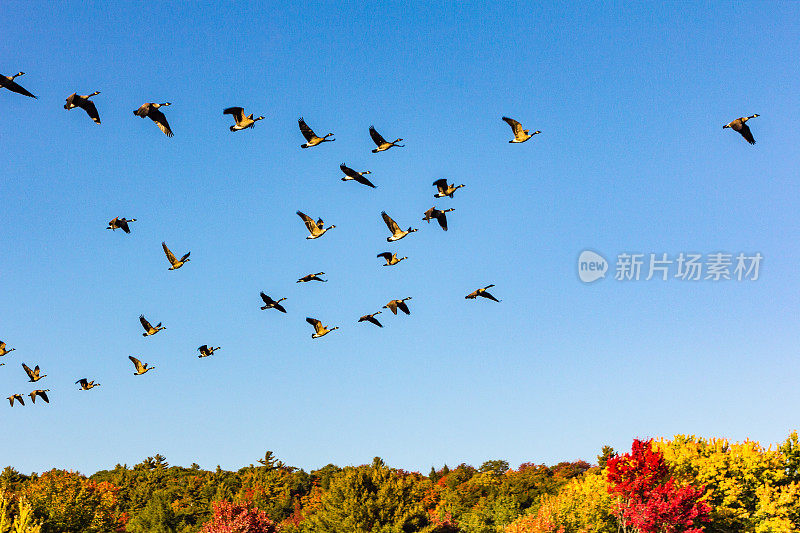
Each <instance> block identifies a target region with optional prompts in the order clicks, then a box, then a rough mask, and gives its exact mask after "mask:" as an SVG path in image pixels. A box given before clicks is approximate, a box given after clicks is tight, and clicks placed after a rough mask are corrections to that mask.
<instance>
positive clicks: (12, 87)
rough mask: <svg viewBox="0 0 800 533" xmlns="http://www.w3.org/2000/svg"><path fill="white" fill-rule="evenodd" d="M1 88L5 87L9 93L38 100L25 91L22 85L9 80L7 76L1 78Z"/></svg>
mask: <svg viewBox="0 0 800 533" xmlns="http://www.w3.org/2000/svg"><path fill="white" fill-rule="evenodd" d="M0 87H5V88H6V89H8V90H9V91H11V92H15V93H17V94H22V95H25V96H30V97H31V98H36V97H35V96H34V95H32V94H31V93H29V92H28V91H27V90H25V88H23V87H22V85H20V84H19V83H17V82H15V81H14V80H9V79H8V78H6V77H5V76H0Z"/></svg>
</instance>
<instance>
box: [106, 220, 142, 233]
mask: <svg viewBox="0 0 800 533" xmlns="http://www.w3.org/2000/svg"><path fill="white" fill-rule="evenodd" d="M128 222H136V219H135V218H125V217H122V218H118V217H114V218H113V219H111V221H109V223H108V227H107V228H106V229H110V230H111V231H114V230H117V229H121V230H122V231H124V232H125V233H130V232H131V228H129V227H128Z"/></svg>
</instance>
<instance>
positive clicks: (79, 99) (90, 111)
mask: <svg viewBox="0 0 800 533" xmlns="http://www.w3.org/2000/svg"><path fill="white" fill-rule="evenodd" d="M98 94H100V91H95V92H93V93H92V94H86V95H80V94H78V93H72V94H71V95H69V96H67V103H66V104H64V109H66V110H70V109H74V108H76V107H80V108H81V109H83V110H84V111H86V114H87V115H89V118H91V119H92V120H94V121H95V123H96V124H100V113H98V112H97V108H96V107H95V106H94V102H92V101H91V100H89V98H91V97H92V96H96V95H98Z"/></svg>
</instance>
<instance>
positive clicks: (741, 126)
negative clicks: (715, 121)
mask: <svg viewBox="0 0 800 533" xmlns="http://www.w3.org/2000/svg"><path fill="white" fill-rule="evenodd" d="M757 116H758V115H750V116H749V117H739V118H737V119H736V120H733V121H731V122H729V123H727V124H725V125H724V126H722V129H723V130H724V129H725V128H730V129H732V130H733V131H738V132H739V133H740V134H741V136H742V137H744V139H745V140H746V141H747V142H749V143H750V144H755V143H756V140H755V139H754V138H753V132H751V131H750V126H748V125H747V124H745V122H747V121H748V120H750V119H751V118H756V117H757Z"/></svg>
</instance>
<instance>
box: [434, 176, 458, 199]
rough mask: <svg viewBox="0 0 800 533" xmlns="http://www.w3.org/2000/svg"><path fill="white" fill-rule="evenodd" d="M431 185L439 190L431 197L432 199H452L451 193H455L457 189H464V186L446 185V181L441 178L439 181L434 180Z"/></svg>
mask: <svg viewBox="0 0 800 533" xmlns="http://www.w3.org/2000/svg"><path fill="white" fill-rule="evenodd" d="M433 185H435V186H436V188H437V189H439V192H437V193H436V194H434V195H433V197H434V198H444V197H445V196H449V197H450V198H452V197H453V193H454V192H456V190H457V189H460V188H461V187H464V184H463V183H462V184H461V185H456V184H455V183H451V184H450V185H448V184H447V180H446V179H445V178H442V179H440V180H436V181H434V182H433Z"/></svg>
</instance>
